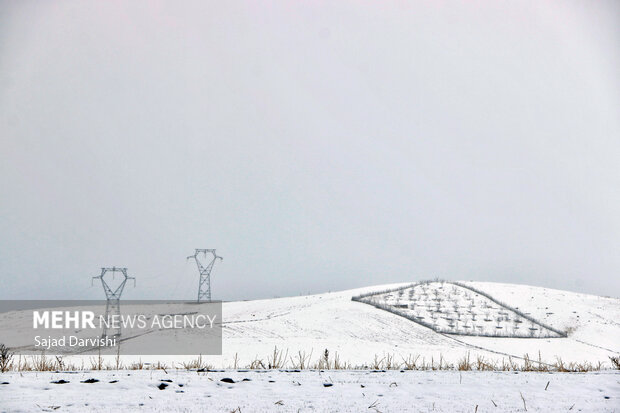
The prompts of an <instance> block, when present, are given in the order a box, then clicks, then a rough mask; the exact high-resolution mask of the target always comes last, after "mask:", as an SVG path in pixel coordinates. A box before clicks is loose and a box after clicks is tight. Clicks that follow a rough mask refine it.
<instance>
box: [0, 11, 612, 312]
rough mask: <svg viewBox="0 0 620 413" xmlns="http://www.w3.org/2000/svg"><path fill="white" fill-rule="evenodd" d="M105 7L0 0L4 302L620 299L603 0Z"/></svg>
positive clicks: (0, 267)
mask: <svg viewBox="0 0 620 413" xmlns="http://www.w3.org/2000/svg"><path fill="white" fill-rule="evenodd" d="M124 3H126V4H123V2H117V1H110V2H58V1H50V2H28V1H21V0H20V1H2V2H1V3H0V143H1V146H0V282H1V285H2V287H1V288H0V298H101V297H102V294H103V293H102V291H101V288H100V286H98V285H95V286H94V287H91V284H90V277H92V276H94V275H98V273H99V267H101V266H112V265H116V266H127V267H128V268H129V272H130V274H131V275H134V276H135V277H136V278H137V287H136V288H135V289H134V288H128V289H127V290H126V291H127V292H126V297H127V298H192V297H194V296H195V294H196V289H197V280H198V276H197V271H196V268H195V267H194V266H193V265H192V264H191V263H188V262H186V261H185V257H186V256H187V255H190V254H191V253H192V252H193V249H194V248H197V247H198V248H217V250H218V253H220V254H221V255H222V256H224V261H223V262H222V263H221V264H220V263H218V265H217V267H216V269H215V271H214V277H213V288H214V296H215V297H216V298H222V299H226V300H232V299H250V298H261V297H273V296H284V295H297V294H300V293H303V294H306V293H309V292H310V293H316V292H323V291H328V290H332V291H333V290H338V289H346V288H353V287H358V286H366V285H374V284H383V283H390V282H400V281H413V280H416V279H420V278H423V279H426V278H434V277H441V278H447V279H475V280H490V281H499V282H514V283H526V284H533V285H540V286H546V287H554V288H560V289H567V290H573V291H581V292H587V293H596V294H602V295H613V296H620V276H619V273H620V253H619V251H620V166H619V165H620V116H619V114H620V81H619V79H620V77H619V76H618V73H620V47H619V46H620V45H619V43H620V42H619V40H618V39H620V33H619V31H620V29H619V28H620V21H619V20H620V6H619V4H620V3H618V2H615V1H609V2H585V1H584V2H570V1H569V2H541V1H531V2H497V1H491V2H476V3H475V4H473V5H472V4H466V3H473V2H464V3H453V2H445V3H444V2H414V1H412V2H404V1H398V2H376V1H367V2H363V1H356V2H346V1H344V2H319V1H316V2H301V1H293V2H289V1H280V2H251V1H243V2H241V1H217V2H215V1H214V2H208V1H203V0H200V1H187V2H176V1H169V2H154V1H148V2H146V1H143V2H140V1H132V2H124ZM179 3H182V4H179Z"/></svg>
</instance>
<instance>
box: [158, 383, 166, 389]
mask: <svg viewBox="0 0 620 413" xmlns="http://www.w3.org/2000/svg"><path fill="white" fill-rule="evenodd" d="M166 387H168V385H167V384H166V383H159V386H157V388H158V389H159V390H163V389H165V388H166Z"/></svg>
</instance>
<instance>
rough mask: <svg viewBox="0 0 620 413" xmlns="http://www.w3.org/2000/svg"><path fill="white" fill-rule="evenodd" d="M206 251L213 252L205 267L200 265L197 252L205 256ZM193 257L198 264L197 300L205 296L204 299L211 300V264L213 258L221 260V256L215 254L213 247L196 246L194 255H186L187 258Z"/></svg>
mask: <svg viewBox="0 0 620 413" xmlns="http://www.w3.org/2000/svg"><path fill="white" fill-rule="evenodd" d="M207 253H211V254H213V259H212V260H211V262H210V263H209V264H208V265H207V266H206V267H205V266H204V265H202V263H201V262H200V260H199V259H198V254H204V256H205V258H207ZM190 258H193V259H195V260H196V265H197V266H198V272H199V273H200V281H199V282H198V300H197V302H200V300H201V299H203V298H206V299H207V300H206V301H211V270H212V269H213V264H215V260H217V259H218V258H219V259H220V260H223V258H222V257H220V256H218V255H215V250H213V249H209V250H208V249H198V248H196V252H194V255H190V256H189V257H187V259H188V260H189V259H190Z"/></svg>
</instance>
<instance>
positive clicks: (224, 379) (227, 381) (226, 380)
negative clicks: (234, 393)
mask: <svg viewBox="0 0 620 413" xmlns="http://www.w3.org/2000/svg"><path fill="white" fill-rule="evenodd" d="M220 381H221V382H224V383H234V382H235V381H234V380H233V379H231V378H229V377H224V378H223V379H222V380H220Z"/></svg>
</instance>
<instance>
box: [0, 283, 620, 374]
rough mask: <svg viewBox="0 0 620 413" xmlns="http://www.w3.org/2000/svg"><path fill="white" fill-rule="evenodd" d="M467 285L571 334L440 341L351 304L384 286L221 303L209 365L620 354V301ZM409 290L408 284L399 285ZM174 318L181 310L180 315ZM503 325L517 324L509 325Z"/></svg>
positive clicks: (173, 359) (5, 322) (171, 336)
mask: <svg viewBox="0 0 620 413" xmlns="http://www.w3.org/2000/svg"><path fill="white" fill-rule="evenodd" d="M469 284H470V285H471V286H473V287H475V288H477V289H479V290H481V291H484V292H485V293H488V294H490V295H491V296H493V297H494V298H496V299H498V300H500V301H502V302H505V303H507V304H508V305H510V306H511V307H514V308H517V307H518V308H519V309H520V311H523V312H525V313H528V314H530V315H531V316H532V317H534V318H536V319H537V320H540V321H542V322H543V323H545V324H548V325H551V326H553V327H554V328H555V329H559V330H562V331H568V337H566V338H507V337H501V338H493V337H475V336H463V335H450V334H442V333H438V332H435V331H433V330H432V329H429V328H427V327H424V326H422V325H420V324H417V323H415V322H412V321H411V320H408V319H406V318H404V317H401V316H398V315H396V314H392V313H390V312H388V311H385V310H381V309H378V308H375V307H373V306H371V305H368V304H365V303H361V302H355V301H351V297H353V296H354V295H358V294H362V293H368V292H371V291H381V290H385V289H388V288H395V287H398V286H399V285H381V286H375V287H367V288H361V289H356V290H348V291H341V292H333V293H326V294H317V295H311V296H299V297H286V298H278V299H268V300H256V301H239V302H228V303H224V304H223V324H222V334H223V354H222V355H221V356H206V357H204V359H205V361H206V362H208V363H209V364H211V365H212V366H213V367H215V368H227V367H233V366H234V365H235V364H234V363H235V357H236V359H237V364H236V366H237V367H244V366H246V365H248V364H250V363H251V362H252V361H253V360H256V359H262V360H265V361H266V360H267V357H268V356H269V355H270V354H272V352H273V349H274V347H278V348H279V349H282V350H284V351H287V350H288V356H289V357H288V358H287V362H288V364H291V357H292V356H296V355H298V354H299V352H302V353H305V354H306V355H310V354H311V355H312V356H311V360H312V361H316V360H318V359H319V358H320V357H321V356H322V354H323V352H324V350H325V349H328V350H329V352H330V354H331V355H332V356H335V355H336V353H337V354H338V356H339V358H340V360H341V361H342V362H349V363H350V364H351V365H353V366H362V365H368V364H369V363H370V362H371V361H372V360H374V358H375V356H379V357H384V356H386V355H393V356H394V358H395V359H396V360H397V361H402V358H405V357H408V356H409V355H419V356H420V360H425V361H426V362H428V361H430V360H431V358H432V359H433V360H435V361H436V360H438V359H439V358H440V357H442V358H443V359H444V360H447V361H449V362H452V363H454V362H456V361H457V360H459V359H461V358H462V357H464V356H466V355H467V354H468V353H469V354H470V355H471V357H472V358H475V357H477V356H482V357H485V358H487V359H494V360H498V361H500V360H501V359H502V358H503V359H507V357H509V356H511V357H513V358H514V359H515V360H519V358H520V357H522V356H523V355H524V354H526V353H527V354H529V356H530V357H531V358H534V359H538V358H539V356H540V357H541V358H542V359H543V360H545V361H549V362H555V361H556V358H558V357H559V358H561V359H562V360H563V361H564V362H585V361H588V362H591V363H593V364H596V363H598V362H601V363H603V365H604V367H609V366H610V363H609V357H610V356H615V355H617V354H618V353H620V345H619V343H620V322H619V321H618V320H620V300H619V299H617V298H606V297H599V296H593V295H586V294H578V293H572V292H568V291H560V290H552V289H547V288H541V287H530V286H523V285H515V284H499V283H480V282H471V283H469ZM404 285H407V284H401V286H404ZM164 310H165V309H162V308H159V307H157V308H154V309H153V311H157V312H165V311H164ZM174 311H181V310H179V309H178V308H175V310H174ZM484 316H485V315H484V312H482V317H484ZM7 318H8V319H7ZM16 318H19V314H18V313H12V314H10V313H9V314H7V313H3V314H0V326H8V327H6V328H7V329H8V330H7V331H3V330H0V337H1V339H0V342H4V343H5V344H7V345H9V346H12V345H14V344H12V341H15V342H16V343H21V342H22V341H23V340H22V341H20V337H19V335H18V334H16V333H15V329H14V328H13V327H14V325H15V324H14V320H15V319H16ZM495 323H496V321H494V322H492V323H490V324H495ZM502 323H504V321H502ZM524 324H525V323H524ZM505 325H506V326H512V325H514V324H513V323H512V322H511V323H510V324H508V322H506V324H505ZM3 328H4V327H3ZM185 335H186V336H187V338H188V339H190V338H191V337H193V336H194V335H195V332H192V331H187V333H184V332H183V331H177V332H171V331H156V332H153V333H152V334H147V335H143V336H139V337H135V338H131V339H129V340H127V341H126V342H125V343H124V344H123V345H124V346H132V347H133V348H136V349H139V348H140V346H141V345H142V344H144V343H145V340H147V341H148V340H152V339H153V337H155V336H156V337H157V339H158V340H170V341H171V343H172V342H173V343H175V345H179V344H178V343H182V342H183V340H184V338H183V337H184V336H185ZM188 341H189V340H188ZM111 357H112V356H111ZM86 358H87V359H90V357H86ZM192 358H195V357H193V356H142V357H140V356H133V357H132V356H126V357H125V358H124V360H125V362H130V361H132V360H137V359H141V360H142V361H152V362H156V361H163V362H166V363H167V364H168V365H169V366H174V367H178V366H179V365H180V362H182V361H184V360H189V359H192ZM67 361H68V362H70V361H71V359H70V358H69V359H68V360H67ZM75 364H77V365H79V364H80V362H79V361H77V362H75Z"/></svg>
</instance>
